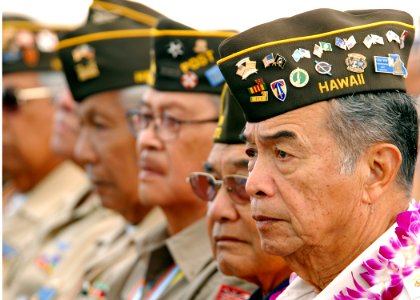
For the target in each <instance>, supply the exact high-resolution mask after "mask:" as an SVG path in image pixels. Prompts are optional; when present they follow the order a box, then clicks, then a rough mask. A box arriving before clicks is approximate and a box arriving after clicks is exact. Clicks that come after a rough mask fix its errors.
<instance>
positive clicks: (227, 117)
mask: <svg viewBox="0 0 420 300" xmlns="http://www.w3.org/2000/svg"><path fill="white" fill-rule="evenodd" d="M244 127H245V116H244V113H243V111H242V109H241V107H240V106H239V103H238V102H237V101H236V99H235V98H234V97H233V95H232V93H231V92H230V90H229V87H228V86H227V84H225V85H224V86H223V90H222V94H221V102H220V112H219V122H218V123H217V128H216V130H215V132H214V136H213V141H214V142H215V143H220V144H243V143H244V140H243V139H241V134H242V131H243V129H244Z"/></svg>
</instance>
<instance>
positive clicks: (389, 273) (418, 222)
mask: <svg viewBox="0 0 420 300" xmlns="http://www.w3.org/2000/svg"><path fill="white" fill-rule="evenodd" d="M362 266H363V267H364V268H365V269H366V272H362V273H360V277H361V278H362V280H363V281H364V283H363V285H362V284H361V283H360V282H358V281H357V280H356V279H355V278H354V275H353V273H352V277H353V283H354V286H355V288H345V289H344V290H342V291H341V292H340V293H339V294H338V295H335V296H334V299H335V300H352V299H375V300H381V299H384V300H388V299H395V298H396V297H397V296H398V295H400V294H401V292H402V290H403V287H404V283H403V279H404V278H405V277H407V276H409V275H411V274H412V273H413V271H414V270H415V269H416V268H419V267H420V203H416V202H415V201H414V200H413V202H412V203H411V205H410V210H409V211H405V212H402V213H400V214H398V215H397V227H396V228H395V236H393V237H391V238H390V240H389V243H388V245H384V246H381V247H380V248H379V251H378V254H377V256H376V258H372V259H368V260H366V261H364V262H363V265H362ZM366 286H367V287H366Z"/></svg>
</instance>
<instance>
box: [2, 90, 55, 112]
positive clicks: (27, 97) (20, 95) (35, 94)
mask: <svg viewBox="0 0 420 300" xmlns="http://www.w3.org/2000/svg"><path fill="white" fill-rule="evenodd" d="M2 96H3V97H2V101H3V102H2V107H6V108H7V109H8V110H9V111H16V110H17V109H18V108H19V106H21V105H22V104H24V103H26V102H28V101H33V100H42V99H47V98H52V97H53V93H52V90H51V88H49V87H46V86H38V87H33V88H22V89H16V88H13V87H6V88H5V89H4V90H3V95H2ZM5 97H9V100H6V99H5ZM11 97H13V100H12V98H11ZM5 100H6V101H5ZM10 100H12V101H10Z"/></svg>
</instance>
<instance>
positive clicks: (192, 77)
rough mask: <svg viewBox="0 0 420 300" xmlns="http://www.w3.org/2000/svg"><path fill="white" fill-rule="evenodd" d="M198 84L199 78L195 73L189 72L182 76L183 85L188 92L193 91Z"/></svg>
mask: <svg viewBox="0 0 420 300" xmlns="http://www.w3.org/2000/svg"><path fill="white" fill-rule="evenodd" d="M197 84H198V76H197V74H195V73H194V72H191V71H189V72H187V73H185V74H182V76H181V85H182V86H183V87H184V88H186V89H187V90H190V89H193V88H195V87H196V86H197Z"/></svg>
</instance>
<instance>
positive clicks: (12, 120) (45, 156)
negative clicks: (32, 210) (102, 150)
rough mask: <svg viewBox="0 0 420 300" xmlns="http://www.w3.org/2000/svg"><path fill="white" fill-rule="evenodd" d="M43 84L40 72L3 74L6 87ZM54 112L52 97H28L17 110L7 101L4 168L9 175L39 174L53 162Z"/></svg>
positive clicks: (16, 87) (4, 111) (27, 87)
mask: <svg viewBox="0 0 420 300" xmlns="http://www.w3.org/2000/svg"><path fill="white" fill-rule="evenodd" d="M40 85H41V83H40V81H39V79H38V75H37V73H36V72H19V73H11V74H5V75H4V76H3V89H6V88H13V89H14V90H15V91H19V90H22V89H29V88H36V87H40ZM53 113H54V106H53V103H52V99H51V97H45V98H37V99H36V100H29V101H26V102H24V103H22V105H18V106H17V107H16V108H15V109H13V110H11V109H10V108H9V107H7V106H5V103H4V102H3V171H4V174H5V176H6V177H10V178H13V177H16V176H19V175H22V174H24V173H27V174H31V173H32V174H36V173H38V172H40V171H41V170H42V169H43V168H45V166H46V165H48V164H49V161H50V159H51V157H52V154H51V149H50V137H51V133H52V123H53ZM41 172H42V171H41Z"/></svg>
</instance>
